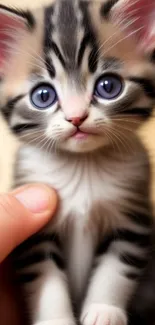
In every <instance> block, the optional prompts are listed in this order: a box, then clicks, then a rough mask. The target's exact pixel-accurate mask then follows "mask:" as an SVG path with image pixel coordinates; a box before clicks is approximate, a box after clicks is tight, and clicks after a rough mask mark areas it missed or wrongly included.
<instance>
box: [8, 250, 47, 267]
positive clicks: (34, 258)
mask: <svg viewBox="0 0 155 325" xmlns="http://www.w3.org/2000/svg"><path fill="white" fill-rule="evenodd" d="M46 259H47V256H46V253H45V252H44V251H38V252H33V253H31V254H28V255H26V256H21V257H20V258H19V259H18V258H17V259H16V260H15V261H14V267H15V269H23V268H26V267H29V266H30V265H34V264H38V263H41V262H43V261H45V260H46Z"/></svg>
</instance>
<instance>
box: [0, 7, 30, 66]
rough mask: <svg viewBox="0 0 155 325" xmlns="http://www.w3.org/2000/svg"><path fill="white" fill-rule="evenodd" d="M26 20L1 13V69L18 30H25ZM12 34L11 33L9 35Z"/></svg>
mask: <svg viewBox="0 0 155 325" xmlns="http://www.w3.org/2000/svg"><path fill="white" fill-rule="evenodd" d="M24 27H25V24H24V20H22V18H20V17H18V16H13V15H11V14H8V15H6V14H5V13H2V12H0V68H1V67H2V66H3V63H4V61H5V59H6V58H7V57H8V51H9V50H10V49H9V44H10V46H11V44H13V42H14V35H13V33H16V30H17V31H18V30H20V29H24ZM9 32H10V33H9Z"/></svg>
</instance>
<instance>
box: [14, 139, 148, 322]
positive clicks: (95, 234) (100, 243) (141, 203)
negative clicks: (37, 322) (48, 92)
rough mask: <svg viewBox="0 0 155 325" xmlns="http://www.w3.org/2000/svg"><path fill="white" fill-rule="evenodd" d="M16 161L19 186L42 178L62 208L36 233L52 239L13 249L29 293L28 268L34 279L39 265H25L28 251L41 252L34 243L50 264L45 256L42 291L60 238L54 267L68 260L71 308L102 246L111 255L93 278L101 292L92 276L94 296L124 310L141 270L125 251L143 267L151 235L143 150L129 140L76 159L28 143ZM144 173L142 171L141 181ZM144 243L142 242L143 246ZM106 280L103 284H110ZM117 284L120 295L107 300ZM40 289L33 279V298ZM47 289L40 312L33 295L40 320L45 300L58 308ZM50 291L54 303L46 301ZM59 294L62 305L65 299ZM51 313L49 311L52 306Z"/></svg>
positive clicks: (77, 302)
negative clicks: (123, 285) (124, 286)
mask: <svg viewBox="0 0 155 325" xmlns="http://www.w3.org/2000/svg"><path fill="white" fill-rule="evenodd" d="M130 140H131V139H130ZM133 141H134V145H133ZM36 162H37V164H36ZM17 163H18V164H17V168H16V174H15V179H16V181H15V185H16V186H20V185H22V184H25V183H30V182H41V183H42V182H43V183H46V184H49V185H51V186H52V187H54V188H55V189H56V190H57V191H58V193H59V197H60V207H59V209H58V211H57V214H56V215H55V217H54V220H53V221H52V222H51V223H50V224H49V225H48V226H47V227H46V228H45V229H44V230H43V232H41V233H40V234H39V238H40V236H45V237H48V236H49V235H50V236H51V239H50V240H48V239H47V242H46V244H44V242H43V243H42V244H40V239H39V240H37V237H36V240H35V245H34V248H33V245H30V248H29V249H30V252H29V253H28V248H27V247H26V250H25V249H24V247H25V244H23V245H22V246H21V247H20V248H19V250H20V251H21V249H22V255H20V254H18V249H17V257H18V258H17V261H16V263H17V269H18V267H19V273H20V276H21V275H25V277H24V276H22V277H21V281H22V282H23V283H24V282H25V283H26V286H27V290H30V292H32V291H33V286H34V288H35V282H34V284H32V283H31V282H30V285H29V284H28V283H27V281H28V279H29V273H30V276H31V273H33V272H34V273H35V272H36V271H37V272H38V265H37V267H36V264H34V265H33V264H32V266H31V267H29V263H30V260H29V254H30V256H31V254H34V255H33V257H34V260H35V254H36V252H37V254H38V249H37V246H39V250H40V251H41V252H42V253H44V254H45V255H47V260H48V263H49V268H47V260H44V259H43V260H42V262H41V264H40V265H39V273H41V274H42V281H43V282H42V290H44V286H46V285H47V283H46V276H47V275H49V277H50V276H52V274H51V272H52V267H53V266H52V262H51V261H50V258H51V254H52V253H53V252H54V253H55V250H56V251H57V249H58V247H57V248H56V247H55V239H54V238H55V236H56V235H58V236H59V238H60V240H61V243H62V247H61V250H60V251H59V250H58V252H59V254H60V261H59V262H58V265H59V264H60V265H59V266H60V268H63V267H64V265H65V268H66V272H67V278H68V284H69V288H70V291H71V294H72V299H73V301H74V305H75V306H76V310H77V309H78V308H79V306H81V303H82V301H83V297H84V296H85V294H86V291H87V286H88V281H89V280H91V277H92V267H93V268H94V263H95V264H96V266H95V267H96V268H97V265H98V263H99V260H100V259H101V258H102V254H106V253H107V251H108V253H109V255H110V256H111V257H112V260H111V261H109V264H108V265H107V267H105V270H103V271H102V273H101V275H100V277H101V278H100V277H99V279H98V280H99V281H100V286H101V285H103V287H104V291H103V292H102V291H101V288H100V286H99V287H98V284H97V281H96V284H95V285H96V293H95V294H96V295H98V294H99V296H100V295H101V296H102V299H103V300H104V299H105V300H106V301H108V299H110V300H111V301H112V304H113V305H118V306H119V305H120V306H122V305H123V306H124V308H125V306H127V302H128V299H129V298H128V297H129V295H131V292H132V291H133V288H134V287H135V282H133V281H132V280H131V279H132V277H134V276H135V278H136V275H138V273H139V269H137V267H136V268H135V267H134V265H132V264H133V262H132V260H131V262H130V258H129V257H128V254H129V256H130V255H132V256H133V257H135V258H137V261H139V263H140V262H141V263H140V264H141V266H144V265H145V258H146V257H147V254H148V250H147V245H146V249H144V247H145V241H146V242H147V241H148V240H149V228H148V227H147V226H148V225H147V224H145V222H146V220H147V219H146V218H147V214H146V211H148V210H147V209H148V208H147V206H148V201H147V198H148V191H149V188H148V184H147V179H148V176H149V169H148V159H147V155H146V154H145V151H144V149H143V148H142V146H141V145H140V143H139V142H138V141H137V139H136V138H133V139H132V146H131V142H130V146H129V147H127V148H124V147H123V146H122V147H121V146H119V148H115V147H114V148H112V147H110V148H106V149H104V150H103V151H102V150H100V151H99V152H98V153H96V154H95V155H92V154H91V153H90V154H86V155H80V156H79V155H74V154H71V155H69V154H67V155H66V154H65V153H56V152H52V153H49V154H48V153H46V152H44V151H41V150H40V149H36V148H35V147H33V146H32V147H29V146H28V147H23V148H22V149H21V150H20V153H19V157H18V159H17ZM122 171H124V172H122ZM141 175H143V177H142V178H141ZM144 175H145V176H144ZM145 178H146V180H145ZM135 180H136V181H135ZM138 183H139V186H138ZM138 187H139V188H138ZM135 197H136V200H135ZM144 198H146V200H144ZM125 211H127V212H128V213H129V211H131V216H130V213H129V215H125V213H124V212H125ZM133 211H136V214H137V215H136V218H137V221H136V222H133V218H132V213H133ZM150 214H151V210H150ZM138 219H139V220H138ZM136 233H137V240H136V242H135V243H134V244H133V243H132V236H134V234H136ZM128 234H129V236H128ZM138 234H139V235H140V237H139V238H138ZM52 236H53V237H54V238H53V237H52ZM45 241H46V240H45ZM52 241H54V245H52ZM141 241H142V242H143V241H144V245H143V243H141ZM30 243H31V242H30ZM141 245H142V247H141ZM56 246H57V243H56ZM143 246H144V247H143ZM59 248H60V247H59ZM33 249H34V252H33ZM37 254H36V255H37ZM124 255H126V256H127V257H126V258H127V260H128V259H129V262H126V263H125V264H122V263H120V262H119V263H118V261H117V258H119V259H121V256H124ZM61 259H62V260H61ZM23 261H24V264H23ZM137 263H138V262H137ZM50 264H51V266H50ZM128 264H129V265H128ZM137 266H138V265H137ZM117 268H118V270H119V274H116V275H115V274H114V270H115V269H117ZM94 270H95V269H94ZM125 274H128V276H127V279H126V282H127V283H126V284H127V287H128V289H126V290H127V291H126V292H124V291H123V289H122V290H120V283H119V277H120V275H121V276H122V277H123V275H125ZM130 277H131V278H130ZM19 278H20V277H19ZM36 278H37V274H36ZM106 281H107V282H108V288H107V289H106ZM109 286H110V287H111V289H109ZM114 286H115V291H116V292H117V294H116V295H115V296H114V297H113V298H112V297H111V294H112V292H113V290H114V289H113V287H114ZM38 290H39V291H40V286H38V284H37V290H36V288H35V293H34V294H37V296H38V295H39V291H38ZM119 290H120V292H119ZM51 291H53V292H51ZM51 291H50V290H49V293H48V297H47V298H46V299H47V300H48V302H47V300H45V302H43V306H42V308H41V309H40V305H39V301H38V299H34V302H33V304H34V305H32V306H33V310H34V311H35V314H36V315H37V316H38V317H39V315H40V318H42V312H43V311H42V310H43V309H45V310H46V308H47V307H48V304H49V308H52V307H51V305H52V306H53V309H54V308H55V299H56V298H55V295H56V292H55V291H54V289H52V288H51ZM56 291H57V288H56ZM108 295H109V297H108ZM52 296H53V300H51V299H52ZM62 299H64V300H63V303H64V301H65V299H66V297H64V298H62ZM51 301H53V302H51ZM32 306H31V307H32ZM52 313H53V314H54V311H52Z"/></svg>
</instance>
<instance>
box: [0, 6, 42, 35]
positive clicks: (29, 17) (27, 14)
mask: <svg viewBox="0 0 155 325" xmlns="http://www.w3.org/2000/svg"><path fill="white" fill-rule="evenodd" d="M1 9H2V10H6V11H8V12H11V13H13V14H15V15H17V16H19V17H21V18H23V19H25V21H26V24H27V26H28V28H29V29H30V30H33V29H34V28H35V26H36V21H35V18H34V16H33V14H32V12H31V11H30V10H26V11H24V10H22V9H19V10H16V9H15V8H10V7H9V8H8V7H6V6H4V5H0V10H1Z"/></svg>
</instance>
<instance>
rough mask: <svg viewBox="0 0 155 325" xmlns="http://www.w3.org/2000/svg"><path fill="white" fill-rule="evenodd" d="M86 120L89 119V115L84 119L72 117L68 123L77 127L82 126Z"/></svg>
mask: <svg viewBox="0 0 155 325" xmlns="http://www.w3.org/2000/svg"><path fill="white" fill-rule="evenodd" d="M86 118H87V115H85V116H83V117H71V118H69V119H67V121H68V122H70V123H72V124H73V125H75V126H80V125H81V124H82V123H83V122H84V120H85V119H86Z"/></svg>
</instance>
